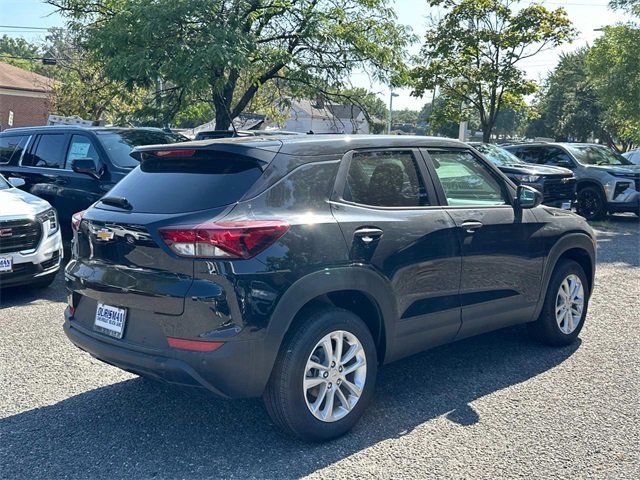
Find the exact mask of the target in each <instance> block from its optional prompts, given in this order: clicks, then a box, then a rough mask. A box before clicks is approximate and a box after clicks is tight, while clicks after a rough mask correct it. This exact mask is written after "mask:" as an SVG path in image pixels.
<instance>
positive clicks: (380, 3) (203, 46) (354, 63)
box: [48, 0, 411, 129]
mask: <svg viewBox="0 0 640 480" xmlns="http://www.w3.org/2000/svg"><path fill="white" fill-rule="evenodd" d="M48 3H50V4H51V5H54V6H56V7H58V8H59V10H60V11H61V12H62V13H63V14H64V15H66V16H67V17H68V18H69V19H70V20H71V24H72V26H74V27H75V28H77V29H78V31H82V32H83V35H84V36H85V37H86V45H87V46H88V48H89V50H90V51H91V52H93V53H94V54H95V55H96V57H97V58H98V59H99V60H100V61H101V62H104V65H105V71H106V73H107V75H109V76H110V77H111V78H113V79H115V80H118V81H122V82H124V83H125V84H126V85H127V86H128V87H129V88H134V87H140V88H143V89H150V88H154V86H155V85H156V82H157V80H158V78H160V79H162V81H163V84H164V85H165V86H166V88H171V89H172V91H174V92H175V94H174V95H173V97H172V98H171V101H172V103H175V104H177V105H179V107H178V108H177V110H179V109H180V108H182V107H184V106H185V103H187V102H190V101H191V102H202V101H205V102H207V103H209V104H210V105H211V107H212V109H213V110H214V111H215V120H216V125H217V128H223V129H224V128H227V127H228V126H229V125H230V122H231V120H232V119H233V118H236V117H237V116H238V115H240V113H242V112H243V111H245V109H246V108H247V107H248V106H249V104H250V102H251V101H252V100H253V99H254V97H255V96H256V94H257V93H258V91H259V90H260V89H261V88H262V87H263V86H264V85H265V84H267V83H273V82H276V81H281V82H283V83H286V85H287V88H288V89H289V90H290V91H292V92H293V93H294V94H295V93H296V89H300V91H304V92H305V93H306V92H309V91H314V92H317V93H324V94H327V95H330V94H332V93H334V92H339V91H340V90H342V89H344V87H345V85H344V79H345V78H347V77H348V75H349V74H350V73H351V72H353V71H354V70H355V69H363V70H365V71H369V72H371V74H372V75H373V77H374V78H376V79H377V80H381V81H385V82H387V81H389V78H390V76H391V75H392V74H393V73H394V72H395V71H397V70H399V69H401V68H402V65H403V56H404V54H403V52H404V50H405V46H406V45H407V42H408V41H410V40H411V35H410V33H409V31H408V28H406V27H402V26H400V25H398V24H397V23H396V20H395V13H394V11H393V9H392V8H391V7H388V6H387V5H386V2H385V1H384V0H344V1H343V2H334V1H329V0H298V1H294V0H129V1H124V0H48Z"/></svg>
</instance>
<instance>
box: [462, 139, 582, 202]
mask: <svg viewBox="0 0 640 480" xmlns="http://www.w3.org/2000/svg"><path fill="white" fill-rule="evenodd" d="M470 145H472V146H473V147H474V148H475V149H476V150H478V151H479V152H480V153H482V154H483V155H484V156H485V157H486V158H487V159H488V160H489V161H490V162H492V163H493V164H494V165H495V166H496V167H498V169H500V171H501V172H502V173H504V174H505V175H506V176H507V177H508V178H509V180H511V181H512V182H513V183H515V184H516V185H528V186H530V187H533V188H535V189H536V190H538V191H539V192H540V193H542V196H543V200H542V203H543V204H544V205H549V206H551V207H560V208H564V209H567V210H570V209H571V207H572V205H573V203H574V200H575V196H576V179H575V177H574V176H573V172H572V171H571V170H569V169H568V168H562V167H551V166H546V165H545V166H543V165H534V164H531V163H525V162H523V161H522V160H520V159H519V158H518V157H516V156H515V155H514V154H512V153H511V152H509V151H508V150H505V149H504V148H501V147H499V146H497V145H493V144H489V143H471V144H470Z"/></svg>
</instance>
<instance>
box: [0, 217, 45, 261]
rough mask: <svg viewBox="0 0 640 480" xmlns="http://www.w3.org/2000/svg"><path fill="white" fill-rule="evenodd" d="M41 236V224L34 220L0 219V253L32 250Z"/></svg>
mask: <svg viewBox="0 0 640 480" xmlns="http://www.w3.org/2000/svg"><path fill="white" fill-rule="evenodd" d="M41 237H42V226H41V225H40V222H38V221H36V220H29V219H24V220H8V221H0V253H9V252H21V251H23V250H33V249H35V248H36V247H37V246H38V243H40V238H41Z"/></svg>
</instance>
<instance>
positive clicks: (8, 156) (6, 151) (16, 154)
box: [0, 135, 29, 164]
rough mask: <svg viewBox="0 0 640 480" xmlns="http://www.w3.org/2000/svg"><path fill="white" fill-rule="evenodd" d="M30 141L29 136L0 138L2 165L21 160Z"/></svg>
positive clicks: (0, 161) (0, 162) (0, 159)
mask: <svg viewBox="0 0 640 480" xmlns="http://www.w3.org/2000/svg"><path fill="white" fill-rule="evenodd" d="M28 141H29V136H28V135H7V136H6V137H0V164H2V163H9V162H14V161H15V160H17V159H18V158H20V157H21V156H22V152H23V151H24V148H25V147H26V146H27V142H28Z"/></svg>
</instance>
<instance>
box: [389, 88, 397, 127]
mask: <svg viewBox="0 0 640 480" xmlns="http://www.w3.org/2000/svg"><path fill="white" fill-rule="evenodd" d="M397 96H398V94H397V93H394V92H393V90H391V91H390V93H389V118H388V121H387V133H388V134H391V117H392V116H393V97H397Z"/></svg>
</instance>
